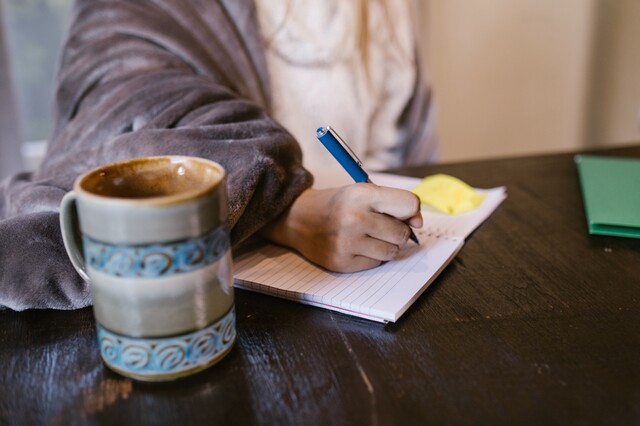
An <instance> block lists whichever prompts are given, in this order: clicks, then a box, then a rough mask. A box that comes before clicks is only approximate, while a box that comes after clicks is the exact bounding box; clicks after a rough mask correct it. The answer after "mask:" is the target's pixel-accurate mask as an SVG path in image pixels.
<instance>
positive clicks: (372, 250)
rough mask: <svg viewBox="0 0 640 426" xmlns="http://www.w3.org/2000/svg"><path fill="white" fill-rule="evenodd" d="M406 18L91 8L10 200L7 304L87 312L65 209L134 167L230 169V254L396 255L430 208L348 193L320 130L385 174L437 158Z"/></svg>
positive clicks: (263, 7) (387, 193)
mask: <svg viewBox="0 0 640 426" xmlns="http://www.w3.org/2000/svg"><path fill="white" fill-rule="evenodd" d="M391 6H393V8H392V7H391ZM303 12H308V13H303ZM409 16H410V11H409V9H408V7H407V5H406V4H404V2H402V1H389V2H388V3H387V2H383V1H382V0H378V1H370V2H369V1H366V0H361V1H359V2H351V1H327V0H317V1H307V2H301V3H297V2H288V1H284V0H283V1H261V0H259V1H258V2H257V3H255V4H254V3H253V1H251V0H242V1H240V0H219V1H213V0H210V1H200V0H164V1H153V0H139V1H135V2H132V1H129V0H113V1H97V0H79V1H78V2H77V3H76V6H75V8H74V16H73V22H72V25H71V28H70V31H69V34H68V38H67V41H66V43H65V46H64V49H63V52H62V56H61V65H60V72H59V76H58V88H57V92H56V102H55V129H54V131H53V133H52V136H51V138H50V141H49V148H48V152H47V155H46V158H45V160H44V162H43V164H42V166H41V167H40V169H39V170H38V171H37V172H36V173H35V174H34V175H33V176H29V175H17V176H14V177H13V178H11V179H9V180H7V181H5V182H4V183H3V186H2V189H0V203H1V204H0V217H2V218H3V219H2V221H0V245H1V247H0V263H1V264H2V268H3V270H4V272H5V273H4V274H0V286H1V287H0V288H1V290H0V305H5V306H8V307H11V308H12V309H26V308H30V307H53V308H66V309H69V308H77V307H82V306H86V305H87V304H89V303H90V297H89V294H88V290H87V287H86V285H85V284H84V283H82V282H81V281H80V280H79V278H78V277H77V276H76V274H75V272H74V270H73V268H72V267H71V266H70V264H69V262H68V260H67V259H66V255H65V253H64V249H63V248H62V243H61V239H60V236H59V230H58V227H57V217H58V216H57V209H58V205H59V202H60V199H61V198H62V196H63V195H64V193H65V192H66V191H68V190H69V189H70V188H71V186H72V183H73V180H74V179H75V178H76V177H77V176H78V175H79V174H80V173H82V172H84V171H86V170H88V169H91V168H93V167H96V166H99V165H101V164H105V163H109V162H113V161H119V160H123V159H127V158H132V157H138V156H147V155H166V154H175V155H194V156H200V157H204V158H209V159H212V160H215V161H217V162H219V163H221V164H222V165H223V166H224V167H225V168H226V170H227V172H228V190H229V203H230V205H229V209H230V225H231V227H232V228H231V229H232V230H231V238H232V244H233V245H234V247H238V246H239V245H241V244H242V243H244V242H245V241H246V240H247V239H249V238H250V237H252V236H255V235H261V236H262V237H265V238H268V239H270V240H272V241H275V242H277V243H280V244H284V245H287V246H290V247H292V248H293V249H296V250H298V251H299V252H301V253H302V254H303V255H305V256H306V257H308V258H309V259H310V260H311V261H313V262H316V263H318V264H320V265H322V266H324V267H326V268H329V269H332V270H336V271H354V270H361V269H366V268H371V267H374V266H376V265H378V264H380V263H381V262H383V261H386V260H390V259H393V258H394V256H395V254H396V253H397V251H398V247H399V246H400V245H402V244H403V243H404V242H406V241H407V239H408V237H409V234H410V228H409V226H408V224H409V225H412V226H415V227H419V226H421V223H422V219H421V217H420V214H419V205H418V201H417V199H416V197H415V196H413V195H412V194H411V193H409V192H406V191H401V190H395V189H391V188H382V187H377V186H375V185H371V184H350V185H344V186H338V187H334V185H335V184H336V183H338V182H339V183H340V184H341V185H342V184H346V183H347V182H348V181H346V180H342V181H340V178H338V179H337V180H336V181H335V182H334V181H332V179H334V178H336V177H339V173H342V171H341V170H340V169H339V167H338V165H337V163H336V162H335V160H333V159H332V158H330V157H328V154H327V153H325V152H324V151H322V150H323V149H324V148H323V147H322V145H321V144H320V143H319V142H317V141H316V140H315V138H314V136H313V135H314V131H315V128H316V127H318V126H320V125H327V124H331V125H333V126H335V127H336V128H338V129H339V130H340V131H341V133H342V135H343V136H344V137H345V138H347V139H348V140H349V141H350V143H351V144H352V145H353V146H352V148H354V150H356V152H357V153H358V154H359V156H360V157H361V158H362V159H363V161H364V164H365V167H367V168H369V169H371V170H375V169H383V168H389V167H395V166H400V165H405V164H410V163H411V162H412V161H413V162H424V161H428V160H432V159H433V155H434V146H433V143H432V141H431V136H430V133H429V129H430V120H429V119H428V114H429V112H430V108H429V99H428V96H427V92H426V91H425V89H424V86H422V84H421V83H420V78H419V73H418V71H417V67H416V65H415V64H416V63H417V62H416V60H415V54H414V50H415V49H414V46H413V42H412V40H413V37H412V34H411V29H410V26H409V18H408V17H409ZM316 18H317V19H319V21H315V19H316ZM353 22H355V25H351V24H352V23H353ZM316 24H318V25H316ZM391 27H393V28H394V30H393V31H390V28H391ZM351 30H353V31H351ZM301 35H302V36H310V38H309V39H302V38H301V37H300V36H301ZM292 43H293V44H292ZM306 132H308V136H307V135H306V134H305V133H306ZM303 153H304V155H303ZM305 167H306V168H305ZM310 171H311V172H310ZM312 173H313V175H312ZM313 176H315V177H316V179H317V183H316V186H315V187H313V188H312V187H311V186H312V182H313ZM327 187H329V188H327ZM36 241H37V242H38V244H36V243H35V242H36ZM26 264H30V265H35V266H33V267H32V268H26V267H25V265H26Z"/></svg>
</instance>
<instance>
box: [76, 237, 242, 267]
mask: <svg viewBox="0 0 640 426" xmlns="http://www.w3.org/2000/svg"><path fill="white" fill-rule="evenodd" d="M229 247H230V243H229V232H228V230H227V229H226V225H222V226H219V227H218V228H216V229H214V230H213V231H211V232H209V233H208V234H206V235H203V236H201V237H198V238H191V239H188V240H184V241H179V242H174V243H168V244H148V245H116V244H108V243H103V242H100V241H96V240H93V239H91V238H89V237H87V236H84V257H85V259H86V262H87V265H88V266H89V267H91V268H93V269H94V270H96V271H99V272H102V273H105V274H109V275H113V276H116V277H127V278H129V277H136V278H140V277H142V278H157V277H166V276H169V275H173V274H178V273H182V272H191V271H194V270H196V269H199V268H203V267H205V266H207V265H210V264H212V263H213V262H215V261H216V260H218V259H220V258H221V257H222V256H223V255H224V254H225V253H226V252H227V250H229Z"/></svg>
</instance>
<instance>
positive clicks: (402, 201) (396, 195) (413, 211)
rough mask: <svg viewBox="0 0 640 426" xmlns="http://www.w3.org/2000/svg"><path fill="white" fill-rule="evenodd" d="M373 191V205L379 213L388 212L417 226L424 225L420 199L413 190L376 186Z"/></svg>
mask: <svg viewBox="0 0 640 426" xmlns="http://www.w3.org/2000/svg"><path fill="white" fill-rule="evenodd" d="M372 188H374V190H373V191H372V192H371V207H372V209H373V210H374V211H377V212H378V213H384V214H388V215H390V216H393V217H395V218H396V219H400V220H402V221H405V220H409V221H413V223H415V224H416V225H419V226H416V227H420V226H422V215H420V199H419V198H418V196H417V195H416V194H414V193H412V192H409V191H405V190H403V189H396V188H388V187H384V186H375V185H373V186H372Z"/></svg>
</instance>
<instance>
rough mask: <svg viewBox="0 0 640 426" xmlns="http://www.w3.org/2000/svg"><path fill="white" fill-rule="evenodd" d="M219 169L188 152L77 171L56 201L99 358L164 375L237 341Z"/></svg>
mask: <svg viewBox="0 0 640 426" xmlns="http://www.w3.org/2000/svg"><path fill="white" fill-rule="evenodd" d="M225 179H226V174H225V171H224V169H223V168H222V166H220V165H219V164H217V163H215V162H212V161H208V160H204V159H200V158H194V157H183V156H164V157H144V158H137V159H132V160H128V161H124V162H120V163H114V164H110V165H106V166H103V167H100V168H97V169H94V170H91V171H89V172H87V173H85V174H84V175H82V176H80V177H79V178H78V179H77V180H76V182H75V184H74V188H73V190H72V191H71V192H69V193H68V194H67V195H65V197H64V198H63V201H62V204H61V212H60V221H61V229H62V235H63V240H64V243H65V248H66V250H67V253H68V254H69V257H70V259H71V261H72V263H73V265H74V267H75V268H76V270H77V271H78V273H79V274H80V275H81V276H82V277H83V278H84V279H85V280H86V281H87V282H88V283H89V284H90V287H91V292H92V299H93V311H94V315H95V319H96V327H97V332H98V342H99V345H100V351H101V355H102V358H103V360H104V362H105V364H106V365H107V366H108V367H109V368H111V369H113V370H115V371H117V372H119V373H120V374H123V375H125V376H128V377H132V378H135V379H140V380H150V381H156V380H170V379H173V378H177V377H182V376H185V375H189V374H193V373H195V372H197V371H200V370H203V369H205V368H207V367H208V366H210V365H213V364H215V363H216V362H217V361H219V360H220V359H222V358H223V357H224V356H225V355H226V354H227V353H228V352H229V350H230V349H231V347H232V345H233V343H234V341H235V336H236V333H235V312H234V303H233V300H234V299H233V273H232V261H231V249H230V241H229V230H228V227H227V215H228V212H227V211H228V207H227V197H226V186H225Z"/></svg>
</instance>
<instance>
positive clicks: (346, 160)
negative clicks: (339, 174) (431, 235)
mask: <svg viewBox="0 0 640 426" xmlns="http://www.w3.org/2000/svg"><path fill="white" fill-rule="evenodd" d="M316 137H317V138H318V140H319V141H320V142H321V143H322V145H324V147H325V148H327V150H329V152H330V153H331V155H333V157H334V158H335V159H336V160H337V161H338V163H340V165H341V166H342V167H343V168H344V169H345V170H346V171H347V173H349V175H350V176H351V177H352V178H353V180H354V181H355V182H366V183H373V182H372V181H371V179H369V175H367V172H365V171H364V169H363V168H362V161H360V159H359V158H358V156H357V155H356V154H355V153H354V152H353V151H352V150H351V148H349V145H347V143H346V142H345V141H344V139H342V138H341V137H340V135H338V133H337V132H336V131H335V130H333V129H332V128H331V126H327V127H318V129H317V130H316ZM409 229H410V232H411V234H410V235H409V238H411V241H413V242H415V243H416V244H420V242H419V241H418V237H416V234H414V233H413V229H411V228H409Z"/></svg>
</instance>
